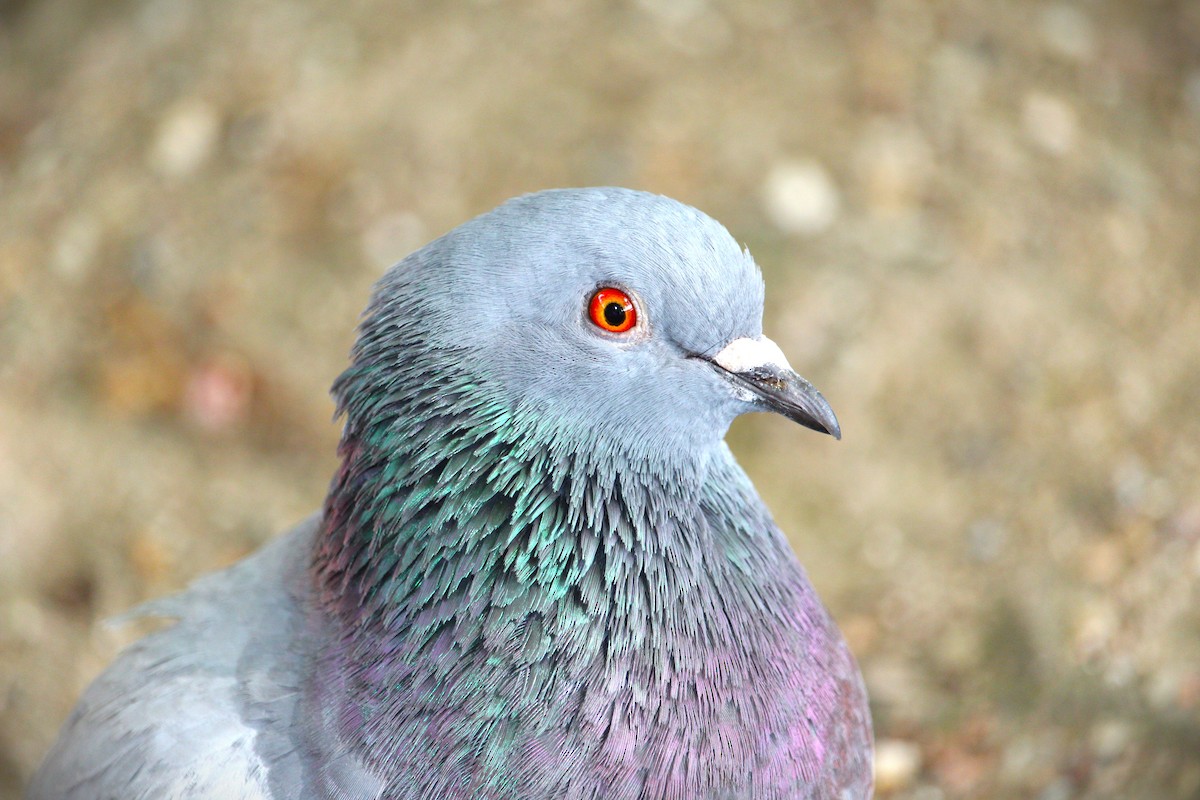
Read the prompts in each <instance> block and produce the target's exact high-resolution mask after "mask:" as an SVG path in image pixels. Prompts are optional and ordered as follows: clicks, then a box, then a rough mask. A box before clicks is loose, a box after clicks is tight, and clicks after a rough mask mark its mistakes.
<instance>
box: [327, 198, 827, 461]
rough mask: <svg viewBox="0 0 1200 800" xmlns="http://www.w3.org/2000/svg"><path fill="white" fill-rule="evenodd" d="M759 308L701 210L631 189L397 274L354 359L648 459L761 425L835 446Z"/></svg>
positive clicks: (543, 203) (463, 239)
mask: <svg viewBox="0 0 1200 800" xmlns="http://www.w3.org/2000/svg"><path fill="white" fill-rule="evenodd" d="M762 307H763V283H762V278H761V275H760V273H759V270H758V267H757V266H756V265H755V264H754V261H753V260H752V259H751V257H750V256H749V254H748V253H747V252H745V251H744V250H742V249H741V248H740V247H739V246H738V245H737V243H736V242H735V241H734V240H733V238H732V237H731V236H730V235H729V233H728V232H727V231H726V230H725V228H724V227H723V226H722V225H720V224H719V223H718V222H716V221H714V220H713V219H711V218H709V217H708V216H706V215H704V214H702V213H701V212H699V211H697V210H695V209H693V208H691V207H689V206H685V205H683V204H681V203H678V202H676V201H673V200H670V199H668V198H665V197H661V196H657V195H652V194H647V193H644V192H636V191H631V190H625V189H611V188H604V189H580V190H556V191H548V192H541V193H537V194H532V195H527V196H525V197H520V198H517V199H515V200H511V201H509V202H508V203H505V204H504V205H502V206H500V207H499V208H497V209H495V210H494V211H491V212H490V213H487V214H484V215H482V216H480V217H478V218H476V219H474V220H472V221H470V222H468V223H466V224H464V225H462V226H460V227H458V228H456V229H454V230H453V231H451V232H450V233H448V234H446V235H445V236H443V237H442V238H440V239H438V240H437V241H435V242H433V243H431V244H430V245H428V246H427V247H425V248H424V249H422V250H420V251H418V252H417V253H415V254H413V255H412V256H410V257H409V258H408V259H406V260H405V261H403V262H401V263H400V264H399V265H397V267H395V268H394V269H393V270H392V271H391V272H390V273H389V274H388V275H387V276H386V277H385V278H384V279H383V280H382V281H381V282H380V284H379V286H378V287H377V289H376V293H375V296H374V298H373V301H372V304H371V308H370V309H369V311H368V314H367V317H366V320H365V322H364V324H363V327H362V334H361V338H360V343H359V352H358V360H359V361H360V362H363V361H370V360H373V359H383V360H386V359H388V358H393V359H394V358H401V359H403V358H411V359H417V360H421V361H423V362H425V363H427V364H428V365H429V369H430V372H429V374H428V380H429V381H433V382H437V381H450V382H455V381H457V382H459V383H460V384H462V385H463V386H468V387H469V388H468V389H467V390H466V391H467V392H468V393H473V394H474V395H475V397H474V398H473V400H472V401H471V402H472V403H478V404H479V406H480V407H481V408H484V409H491V410H493V411H494V412H495V413H502V414H506V415H508V416H509V417H510V418H512V419H519V420H529V421H534V422H535V423H536V425H535V427H536V428H537V429H538V430H539V431H541V432H549V433H550V435H551V436H553V437H556V438H560V439H562V440H564V441H570V442H587V443H597V445H598V446H603V447H614V448H617V449H621V450H623V451H626V452H632V453H634V454H637V455H639V456H650V455H653V454H658V455H667V456H670V454H679V455H682V454H684V453H689V452H694V451H695V450H696V449H698V448H699V449H703V448H705V447H706V446H711V445H712V444H715V443H716V442H718V441H720V439H721V438H722V437H723V436H724V434H725V431H726V430H727V428H728V426H729V423H730V422H731V421H732V419H733V418H734V417H735V416H737V415H738V414H740V413H743V412H746V411H755V410H771V411H777V412H781V413H783V414H785V415H786V416H788V417H790V418H792V419H794V420H796V421H797V422H799V423H801V424H803V425H806V426H808V427H810V428H813V429H816V430H819V431H823V432H827V433H830V434H832V435H834V436H840V431H839V428H838V423H837V420H836V418H835V417H834V414H833V412H832V410H831V409H830V407H829V405H828V404H827V403H826V402H825V400H824V399H823V398H822V397H821V395H820V394H819V393H818V392H817V391H816V390H815V389H814V388H813V387H812V386H811V385H810V384H809V383H808V382H807V381H805V380H804V379H803V378H801V377H799V376H798V375H796V374H795V373H794V372H793V371H792V370H791V368H790V367H789V366H788V363H787V359H786V358H785V357H784V356H783V354H782V353H781V352H780V350H779V348H778V347H776V346H775V345H774V344H773V343H772V342H771V341H770V340H769V339H766V338H765V337H763V336H762ZM435 369H436V372H435V371H434V370H435ZM345 400H346V398H343V401H345Z"/></svg>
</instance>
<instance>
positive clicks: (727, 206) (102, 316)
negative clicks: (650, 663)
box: [0, 0, 1200, 800]
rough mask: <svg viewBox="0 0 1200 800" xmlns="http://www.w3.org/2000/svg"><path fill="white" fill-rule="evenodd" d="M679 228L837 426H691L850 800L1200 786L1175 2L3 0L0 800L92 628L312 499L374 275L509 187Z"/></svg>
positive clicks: (1186, 19)
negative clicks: (335, 386) (707, 243)
mask: <svg viewBox="0 0 1200 800" xmlns="http://www.w3.org/2000/svg"><path fill="white" fill-rule="evenodd" d="M582 184H620V185H625V186H632V187H638V188H644V189H648V190H651V191H655V192H660V193H664V194H668V195H671V196H673V197H676V198H678V199H681V200H683V201H686V202H688V203H691V204H694V205H696V206H698V207H700V208H701V209H703V210H705V211H707V212H709V213H710V214H712V215H713V216H715V217H716V218H718V219H720V220H721V221H723V222H724V223H725V224H726V225H727V226H728V227H729V229H730V230H731V231H732V233H733V234H734V236H735V237H736V238H738V239H739V240H741V241H743V242H745V243H747V244H748V245H749V246H750V248H751V250H752V252H753V253H754V254H755V256H756V257H757V259H758V261H759V263H760V264H761V265H762V268H763V270H764V272H765V274H766V278H767V287H768V308H767V318H766V327H767V331H768V333H769V334H770V335H771V336H773V337H774V338H775V339H776V340H777V341H778V342H779V343H780V344H781V346H782V347H783V349H784V350H785V351H787V352H788V353H789V355H790V357H791V361H792V363H793V364H795V365H796V366H797V368H798V369H799V370H800V371H801V372H802V373H803V374H804V375H806V376H807V377H809V378H810V379H812V380H813V381H814V382H815V383H816V384H817V385H818V386H819V387H820V388H821V389H822V390H823V391H824V393H825V394H826V396H827V397H828V398H829V399H830V400H831V402H832V403H833V406H834V407H835V408H836V409H837V412H838V414H839V416H840V418H841V421H842V425H843V428H844V430H845V434H846V435H845V440H844V441H842V442H841V443H836V442H833V441H832V440H830V439H828V438H826V437H818V436H815V435H812V434H811V433H809V432H806V431H804V430H802V429H800V428H799V427H796V426H791V425H788V424H786V423H785V422H783V421H781V420H779V419H777V418H766V417H761V416H756V417H754V418H749V419H743V420H740V421H739V422H738V423H737V424H736V425H735V427H734V429H733V432H732V434H731V439H732V442H733V446H734V449H735V450H736V451H737V453H738V454H739V456H740V457H741V459H742V460H743V462H744V463H745V465H746V467H747V469H748V471H749V472H750V474H751V476H752V477H753V478H754V479H755V481H756V482H757V485H758V486H759V488H760V490H761V492H762V494H763V495H764V497H765V498H766V499H767V501H768V503H769V504H770V505H771V507H772V508H773V509H774V510H775V512H776V514H777V516H778V518H779V520H780V522H781V524H782V525H783V527H784V528H785V530H787V531H788V532H789V534H790V535H791V536H792V539H793V542H794V544H795V547H796V549H797V551H798V552H799V554H800V557H801V559H802V561H803V562H804V563H805V565H806V566H807V568H808V571H809V573H810V575H811V577H812V579H813V581H814V582H815V583H816V585H817V587H818V589H819V590H820V591H821V594H822V596H823V597H824V598H825V600H826V602H827V603H828V605H829V606H830V608H831V609H832V611H833V613H834V615H835V617H836V618H837V619H838V621H839V623H840V625H841V626H842V628H843V630H844V631H845V633H846V635H847V638H848V639H849V640H850V642H851V645H852V647H853V649H854V651H855V652H856V653H857V655H858V657H859V659H860V661H861V663H862V667H863V671H864V673H865V675H866V680H867V684H868V687H869V691H870V694H871V699H872V705H873V709H874V714H875V720H876V728H877V737H878V740H879V748H878V784H879V794H880V796H883V797H889V798H913V799H914V800H918V799H919V800H940V799H941V798H1039V800H1067V799H1068V798H1108V797H1128V798H1133V797H1136V798H1151V799H1153V798H1200V411H1198V405H1200V3H1196V2H1190V0H1176V1H1174V2H1172V1H1171V0H1147V1H1146V2H1125V1H1124V0H1075V1H1073V2H1072V1H1068V0H1060V1H1058V2H1032V1H1030V2H1020V1H1018V0H1011V1H1008V2H993V1H992V0H959V1H958V2H949V1H943V2H930V1H928V0H844V1H843V2H839V3H831V2H817V1H816V0H807V1H804V0H800V1H796V2H784V1H783V0H753V1H752V2H729V3H717V2H709V0H627V1H626V2H599V0H596V1H594V2H585V1H584V0H580V1H579V2H562V1H561V0H553V1H551V0H542V1H540V2H538V1H535V2H523V3H518V2H505V1H504V0H492V1H491V2H475V3H463V4H438V3H414V2H392V3H387V2H381V1H380V0H350V1H349V2H347V1H346V0H339V1H338V2H334V0H314V1H313V2H307V3H299V2H287V1H286V0H239V1H238V2H234V1H233V0H206V1H205V2H201V1H200V0H115V2H110V1H108V0H106V1H105V2H98V1H97V0H92V1H90V2H89V0H25V1H24V2H22V0H3V1H2V2H0V796H4V797H15V796H16V795H17V793H18V787H19V786H20V785H21V784H23V782H24V781H25V780H26V779H27V777H28V776H29V775H30V773H31V771H32V770H33V769H34V767H35V765H36V764H37V763H38V760H39V759H40V757H41V756H42V754H43V753H44V751H45V749H46V748H47V747H48V746H49V743H50V741H51V739H52V737H53V735H54V732H55V731H56V729H57V728H58V726H59V725H60V724H61V722H62V721H63V719H64V717H65V716H66V714H67V712H68V710H69V709H70V708H71V706H72V705H73V704H74V702H75V700H76V698H77V696H78V693H79V692H80V691H81V690H82V688H83V687H84V686H85V685H86V684H87V682H88V681H90V680H91V678H92V677H93V676H94V675H95V674H96V673H97V672H98V671H99V670H100V668H101V667H102V666H103V665H104V664H105V663H106V662H107V661H108V660H109V659H110V658H111V657H112V655H113V653H114V652H115V650H116V649H117V648H118V647H119V646H120V645H121V644H122V643H123V642H124V641H127V640H128V639H129V634H128V633H127V632H125V633H122V632H119V631H113V630H110V629H108V628H106V627H104V626H103V625H102V620H104V619H105V618H106V617H108V616H111V615H113V614H115V613H117V612H119V611H121V610H123V609H125V608H127V607H128V606H130V605H131V604H133V603H136V602H138V601H140V600H143V599H145V598H149V597H152V596H156V595H161V594H163V593H166V592H170V591H172V590H175V589H177V588H179V587H181V586H183V585H184V584H185V583H186V582H187V581H188V580H189V579H191V578H192V577H194V576H196V575H198V574H200V573H203V572H207V571H210V570H212V569H216V568H219V567H222V566H224V565H227V564H229V563H231V562H232V561H234V560H235V559H237V558H239V557H241V556H242V555H244V554H246V553H248V552H250V551H252V550H253V549H255V548H256V547H258V546H259V545H260V544H261V543H262V542H264V541H266V540H267V539H268V538H269V537H271V536H272V535H274V534H275V533H277V532H279V531H280V530H282V529H283V528H285V527H286V526H288V525H290V524H292V523H294V522H295V521H297V520H299V519H300V518H301V517H303V516H304V515H306V514H308V513H309V512H311V511H312V510H314V509H315V508H317V507H318V505H319V503H320V501H321V499H322V496H323V493H324V489H325V486H326V484H327V481H328V479H329V476H330V475H331V473H332V470H333V468H334V465H335V460H334V447H335V443H336V440H337V435H338V427H337V426H336V424H334V423H333V422H331V415H332V411H333V408H332V405H331V403H330V401H329V399H328V395H327V388H328V386H329V384H330V383H331V381H332V380H333V378H334V377H335V376H336V375H337V374H338V372H339V371H340V370H341V369H342V367H343V365H344V364H345V363H346V353H347V351H348V349H349V346H350V344H351V341H352V336H353V327H354V324H355V321H356V318H357V315H358V313H359V311H360V309H361V308H362V306H363V305H364V303H365V301H366V298H367V294H368V290H369V287H370V285H371V283H372V282H373V281H374V280H375V279H376V278H377V277H378V276H379V275H380V274H382V272H383V271H384V269H385V268H386V267H387V266H389V265H390V264H392V263H394V262H395V261H397V260H399V259H400V258H401V257H402V256H404V255H405V254H406V253H408V252H409V251H410V250H412V249H414V248H416V247H418V246H419V245H421V244H423V243H424V242H425V241H427V240H428V239H430V238H432V237H434V236H436V235H438V234H440V233H442V232H444V231H446V230H447V229H449V228H451V227H453V226H454V225H456V224H458V223H459V222H462V221H463V220H465V219H467V218H469V217H471V216H473V215H475V214H477V213H480V212H482V211H485V210H487V209H489V208H491V207H492V206H493V205H495V204H497V203H499V202H500V201H502V200H504V199H505V198H507V197H509V196H511V195H515V194H519V193H523V192H527V191H531V190H535V189H540V188H545V187H551V186H568V185H582Z"/></svg>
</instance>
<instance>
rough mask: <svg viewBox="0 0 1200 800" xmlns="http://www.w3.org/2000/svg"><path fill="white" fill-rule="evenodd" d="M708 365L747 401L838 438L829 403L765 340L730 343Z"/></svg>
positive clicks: (708, 359) (761, 337)
mask: <svg viewBox="0 0 1200 800" xmlns="http://www.w3.org/2000/svg"><path fill="white" fill-rule="evenodd" d="M697 357H698V358H701V359H703V360H705V361H708V362H709V363H710V364H711V365H712V366H713V368H714V369H716V370H717V372H719V373H721V376H722V377H724V378H725V379H726V380H728V381H729V382H730V383H732V384H733V385H734V386H735V387H737V388H738V389H740V390H742V391H743V392H747V393H749V397H748V398H747V399H749V400H751V401H752V402H754V403H756V404H757V405H759V406H762V407H763V408H764V410H767V411H775V412H777V413H779V414H782V415H783V416H785V417H787V418H788V419H790V420H792V421H794V422H799V423H800V424H801V425H803V426H804V427H806V428H811V429H812V430H814V431H818V432H820V433H828V434H829V435H830V436H832V437H833V438H835V439H841V438H842V429H841V426H839V425H838V421H837V416H836V415H835V414H834V413H833V409H832V408H830V407H829V403H828V402H826V400H825V398H824V397H822V396H821V393H820V392H818V391H817V390H816V387H814V386H813V385H812V384H811V383H809V382H808V381H806V380H805V379H804V378H801V377H800V376H799V375H797V374H796V373H795V372H794V371H792V367H791V365H790V364H788V360H787V356H785V355H784V354H783V351H782V350H780V349H779V346H778V345H776V344H775V343H774V342H772V341H771V340H770V339H768V338H767V337H765V336H760V337H759V338H757V339H750V338H742V339H734V340H733V341H732V342H730V343H729V344H727V345H726V346H725V348H724V349H723V350H721V352H719V353H717V354H716V355H715V356H713V357H712V358H705V357H704V356H697Z"/></svg>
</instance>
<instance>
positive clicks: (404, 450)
mask: <svg viewBox="0 0 1200 800" xmlns="http://www.w3.org/2000/svg"><path fill="white" fill-rule="evenodd" d="M763 295H764V288H763V281H762V277H761V273H760V271H759V269H758V267H757V266H756V264H755V262H754V261H753V259H752V258H751V256H750V254H749V252H748V251H747V250H745V249H743V248H742V247H740V246H739V245H738V244H737V243H736V242H735V240H734V239H733V238H732V237H731V236H730V234H729V233H728V231H727V230H726V229H725V228H724V227H723V226H722V225H721V224H720V223H718V222H716V221H715V220H713V219H712V218H710V217H708V216H706V215H705V214H703V213H702V212H700V211H697V210H696V209H694V208H692V207H690V206H687V205H684V204H682V203H679V202H677V201H674V200H671V199H668V198H665V197H662V196H659V195H654V194H649V193H644V192H639V191H633V190H629V189H618V188H587V189H561V190H551V191H545V192H539V193H535V194H530V195H525V196H522V197H518V198H516V199H513V200H510V201H508V202H506V203H504V204H502V205H501V206H499V207H498V208H496V209H494V210H492V211H490V212H488V213H486V214H483V215H482V216H479V217H477V218H475V219H473V220H471V221H469V222H466V223H465V224H463V225H461V226H459V227H458V228H456V229H454V230H452V231H450V232H449V233H447V234H445V235H444V236H442V237H441V238H439V239H436V240H435V241H433V242H431V243H430V244H428V245H426V246H425V247H423V248H422V249H420V250H418V251H416V252H415V253H413V254H411V255H409V256H408V257H407V258H405V259H404V260H403V261H401V262H400V263H399V264H397V265H396V266H395V267H393V268H392V269H391V270H389V271H388V272H387V273H386V274H385V275H384V277H383V278H381V279H380V281H379V282H378V283H377V285H376V287H375V289H374V291H373V294H372V297H371V300H370V303H369V305H368V308H367V310H366V312H365V313H364V315H363V318H362V320H361V323H360V327H359V333H358V338H357V342H356V344H355V346H354V348H353V352H352V356H351V364H350V366H349V367H348V368H347V369H346V371H345V372H344V373H343V374H342V375H341V376H340V377H339V378H338V379H337V380H336V382H335V383H334V387H333V394H334V397H335V399H336V402H337V407H338V413H339V414H340V415H341V418H342V420H343V432H342V438H341V442H340V445H339V450H338V453H339V457H340V466H339V468H338V470H337V472H336V474H335V476H334V477H333V479H332V482H331V484H330V489H329V492H328V495H327V497H326V500H325V502H324V505H323V507H322V509H321V511H320V512H319V513H317V514H315V515H314V516H313V517H311V518H309V519H308V520H306V521H304V522H302V523H300V524H299V525H298V526H296V527H295V528H294V529H292V530H291V531H290V532H289V533H287V534H285V535H283V536H282V537H280V538H278V539H276V540H275V541H273V542H272V543H270V544H268V545H266V546H265V547H263V548H262V549H261V550H259V551H258V552H257V553H255V554H253V555H251V556H250V557H248V558H247V559H245V560H244V561H242V562H240V563H238V564H235V565H234V566H233V567H231V568H229V569H227V570H225V571H223V572H219V573H215V574H212V575H209V576H207V577H203V578H201V579H199V580H198V581H196V582H195V583H193V584H192V586H191V587H190V588H189V589H188V590H186V591H185V592H184V593H182V594H180V595H178V596H175V597H171V598H167V599H163V600H159V601H154V602H151V603H149V604H148V605H146V606H144V607H143V608H141V609H140V610H138V611H137V612H136V613H139V614H143V615H151V616H161V617H168V618H171V619H173V620H174V622H173V623H172V624H171V625H170V626H169V627H166V628H165V629H162V630H160V631H158V632H156V633H153V634H151V635H149V636H148V637H146V638H144V639H142V640H140V641H139V642H137V643H135V644H133V645H132V646H131V647H129V648H128V649H127V650H125V651H124V652H123V653H122V654H121V655H120V656H119V657H118V658H117V660H116V661H115V662H114V663H113V664H112V665H111V666H110V667H109V668H108V669H107V671H105V672H104V673H103V674H102V675H101V676H100V677H99V678H98V679H96V681H95V682H94V683H93V684H92V685H91V686H90V688H88V689H87V690H86V692H85V694H84V695H83V697H82V699H81V700H80V702H79V704H78V706H77V707H76V708H75V710H74V712H73V713H72V714H71V716H70V718H69V719H68V720H67V722H66V723H65V725H64V727H63V729H62V731H61V733H60V735H59V737H58V739H57V742H56V743H55V744H54V745H53V747H52V749H51V750H50V752H49V755H48V756H47V757H46V759H45V761H44V763H43V764H42V766H41V768H40V770H39V771H38V772H37V774H36V775H35V777H34V779H33V781H32V784H31V786H30V788H29V792H28V797H29V798H30V800H52V799H53V800H64V798H65V799H69V800H74V799H76V798H78V799H83V798H86V799H87V800H98V799H99V800H103V799H104V798H120V799H121V800H130V799H136V798H154V800H161V798H181V799H183V800H195V799H196V798H222V799H223V800H226V799H230V798H233V799H237V798H245V799H246V800H250V799H251V798H253V799H254V800H265V799H267V798H270V799H271V800H283V799H284V798H287V799H289V800H290V799H292V798H306V799H308V798H314V799H315V798H322V799H324V798H330V799H332V798H340V799H342V800H358V799H359V798H380V799H381V800H428V799H430V798H449V799H451V800H457V799H460V798H462V799H464V800H465V799H466V798H471V800H548V799H549V798H555V799H556V800H559V799H562V798H566V799H567V800H589V799H590V800H599V799H600V798H604V799H605V800H694V799H697V798H712V799H713V800H739V799H740V798H753V799H754V800H784V799H785V798H786V800H796V799H797V798H822V799H824V798H830V799H835V798H836V800H859V798H867V797H870V796H871V794H872V758H873V756H872V748H873V745H872V731H871V721H870V712H869V709H868V704H867V698H866V692H865V689H864V686H863V682H862V678H861V675H860V672H859V669H858V667H857V665H856V663H855V660H854V658H853V656H852V655H851V653H850V651H849V649H848V647H847V645H846V643H845V641H844V639H843V638H842V636H841V634H840V632H839V631H838V629H837V627H836V625H835V624H834V622H833V621H832V619H831V618H830V616H829V614H828V612H827V611H826V610H825V608H824V607H823V605H822V604H821V602H820V600H819V599H818V597H817V595H816V593H815V591H814V589H813V587H812V586H811V584H810V583H809V581H808V578H807V577H806V575H805V573H804V571H803V569H802V568H801V566H800V564H799V562H798V561H797V559H796V556H795V554H794V553H793V551H792V549H791V547H790V546H789V544H788V541H787V539H786V538H785V536H784V534H783V533H782V532H781V531H780V529H779V528H778V527H777V525H776V524H775V522H774V521H773V519H772V517H771V514H770V512H769V511H768V510H767V508H766V506H765V505H764V503H763V501H762V500H761V499H760V498H759V496H758V495H757V493H756V492H755V490H754V487H753V485H752V484H751V482H750V480H749V478H748V477H747V476H746V474H745V473H744V472H743V471H742V469H741V468H740V467H739V465H738V464H737V462H736V461H735V459H734V457H733V455H732V453H731V451H730V450H729V448H728V446H727V444H726V443H725V440H724V439H725V434H726V431H727V429H728V428H729V425H730V423H731V422H732V420H733V419H734V418H735V417H737V416H738V415H740V414H742V413H745V412H752V411H772V412H777V413H779V414H781V415H783V416H784V417H786V418H788V419H790V420H793V421H795V422H797V423H799V424H800V425H803V426H806V427H808V428H812V429H814V430H816V431H820V432H824V433H828V434H831V435H833V436H834V437H835V438H840V436H841V431H840V428H839V425H838V421H837V419H836V417H835V416H834V413H833V411H832V409H831V408H830V406H829V404H828V403H827V402H826V401H825V399H824V398H823V397H822V396H821V394H820V393H819V392H818V391H817V390H816V389H815V388H814V387H813V386H812V385H811V384H810V383H809V382H808V381H806V380H805V379H804V378H801V377H800V376H799V375H797V374H796V373H795V372H794V371H793V370H792V368H791V367H790V366H789V365H788V361H787V358H786V357H785V356H784V354H783V353H782V352H781V351H780V349H779V347H778V346H776V345H775V344H774V343H773V342H772V341H771V340H770V339H768V338H766V337H764V335H763V332H762V314H763Z"/></svg>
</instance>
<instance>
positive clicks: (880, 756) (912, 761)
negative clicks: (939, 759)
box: [875, 739, 921, 792]
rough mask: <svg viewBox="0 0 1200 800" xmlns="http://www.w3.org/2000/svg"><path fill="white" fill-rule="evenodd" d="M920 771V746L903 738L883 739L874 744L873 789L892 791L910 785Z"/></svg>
mask: <svg viewBox="0 0 1200 800" xmlns="http://www.w3.org/2000/svg"><path fill="white" fill-rule="evenodd" d="M920 771H921V748H919V747H917V745H916V743H914V742H908V741H905V740H903V739H883V740H881V741H879V742H877V743H876V744H875V789H876V791H879V792H894V791H896V790H897V789H903V788H905V787H907V786H911V785H912V782H913V781H914V780H916V777H917V774H918V773H919V772H920Z"/></svg>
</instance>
